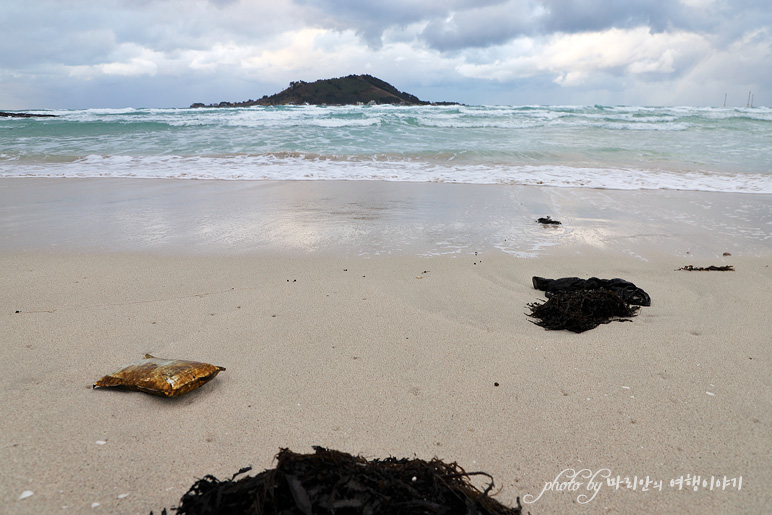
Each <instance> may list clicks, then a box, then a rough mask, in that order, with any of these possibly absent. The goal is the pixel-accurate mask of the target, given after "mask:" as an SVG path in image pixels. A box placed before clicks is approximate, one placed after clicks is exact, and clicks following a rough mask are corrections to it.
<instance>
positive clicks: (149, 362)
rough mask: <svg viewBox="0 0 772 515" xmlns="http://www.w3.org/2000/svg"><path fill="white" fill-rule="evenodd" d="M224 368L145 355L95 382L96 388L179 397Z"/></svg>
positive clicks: (207, 380)
mask: <svg viewBox="0 0 772 515" xmlns="http://www.w3.org/2000/svg"><path fill="white" fill-rule="evenodd" d="M222 370H225V368H223V367H218V366H215V365H210V364H209V363H200V362H198V361H184V360H181V359H161V358H156V357H153V356H151V355H150V354H145V359H143V360H140V361H136V362H134V363H132V364H130V365H126V366H125V367H123V368H121V369H120V370H116V371H115V372H113V373H112V374H110V375H106V376H104V377H103V378H102V379H100V380H99V381H97V382H96V383H94V388H97V387H102V388H105V387H111V386H117V387H123V388H126V389H129V390H135V391H138V392H145V393H149V394H152V395H164V396H166V397H179V396H180V395H183V394H186V393H188V392H190V391H193V390H195V389H196V388H198V387H199V386H202V385H204V384H206V383H208V382H209V381H211V380H212V379H214V377H215V376H216V375H217V374H219V373H220V372H221V371H222Z"/></svg>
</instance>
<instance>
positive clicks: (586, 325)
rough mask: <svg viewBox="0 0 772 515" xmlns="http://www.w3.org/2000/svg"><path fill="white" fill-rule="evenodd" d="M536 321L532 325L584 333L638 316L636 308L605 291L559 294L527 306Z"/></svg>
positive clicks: (577, 291) (575, 291) (579, 291)
mask: <svg viewBox="0 0 772 515" xmlns="http://www.w3.org/2000/svg"><path fill="white" fill-rule="evenodd" d="M528 307H529V308H530V309H531V313H530V314H529V315H528V316H530V317H532V318H536V319H537V321H533V320H532V322H533V323H534V324H536V325H538V326H541V327H543V328H545V329H553V330H560V329H566V330H568V331H573V332H575V333H582V332H584V331H588V330H590V329H594V328H596V327H598V325H600V324H607V323H609V322H612V321H615V320H619V321H629V320H628V318H629V317H633V316H635V315H636V314H637V311H638V309H639V308H638V307H637V306H629V305H628V304H627V303H626V302H625V301H624V300H622V298H621V297H620V296H619V295H617V294H616V293H614V292H613V291H609V290H606V289H602V288H601V289H593V290H574V291H558V292H554V293H552V295H551V296H550V298H549V299H548V300H547V301H546V302H544V303H538V302H534V303H531V304H528Z"/></svg>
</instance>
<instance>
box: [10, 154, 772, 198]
mask: <svg viewBox="0 0 772 515" xmlns="http://www.w3.org/2000/svg"><path fill="white" fill-rule="evenodd" d="M453 162H454V160H453V158H452V156H451V157H449V158H448V160H447V161H446V162H444V163H436V162H427V161H422V160H419V159H396V158H394V157H393V156H392V157H381V158H373V159H366V160H365V159H352V158H335V157H330V156H319V155H313V154H265V155H249V154H244V155H230V156H201V157H183V156H143V157H132V156H103V155H89V156H85V157H83V158H81V159H78V160H76V161H72V162H62V163H51V162H49V163H45V164H42V163H41V164H27V165H24V166H8V167H0V176H5V177H41V176H42V177H138V178H162V179H214V180H269V181H283V180H293V181H297V180H381V181H404V182H445V183H466V184H519V185H533V186H552V187H574V188H577V187H578V188H600V189H619V190H647V189H661V190H691V191H715V192H737V193H765V194H770V193H772V175H769V174H766V175H765V174H749V173H744V174H720V173H709V172H699V171H670V170H651V169H634V168H624V169H621V168H620V169H615V168H588V167H581V168H578V167H571V166H565V165H557V166H555V165H536V166H533V165H517V166H509V165H482V164H478V165H475V164H463V165H454V164H453Z"/></svg>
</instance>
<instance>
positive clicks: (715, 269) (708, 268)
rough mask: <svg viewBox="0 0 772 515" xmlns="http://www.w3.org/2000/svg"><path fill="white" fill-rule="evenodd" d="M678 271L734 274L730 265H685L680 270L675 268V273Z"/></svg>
mask: <svg viewBox="0 0 772 515" xmlns="http://www.w3.org/2000/svg"><path fill="white" fill-rule="evenodd" d="M679 270H686V271H687V272H734V267H733V266H732V265H723V266H715V265H710V266H704V267H703V266H694V265H686V266H682V267H681V268H676V272H677V271H679Z"/></svg>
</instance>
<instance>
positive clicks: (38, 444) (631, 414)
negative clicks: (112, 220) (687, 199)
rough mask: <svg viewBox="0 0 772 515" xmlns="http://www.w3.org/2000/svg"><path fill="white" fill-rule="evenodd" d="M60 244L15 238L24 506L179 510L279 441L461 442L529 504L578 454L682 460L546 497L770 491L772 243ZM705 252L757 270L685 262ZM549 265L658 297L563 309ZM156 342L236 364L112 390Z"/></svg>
mask: <svg viewBox="0 0 772 515" xmlns="http://www.w3.org/2000/svg"><path fill="white" fill-rule="evenodd" d="M36 223H38V222H36ZM34 228H35V226H34V224H33V227H32V229H34ZM576 232H581V231H579V230H578V229H577V230H576ZM703 245H704V248H714V247H715V245H712V244H711V242H710V241H709V240H708V241H705V240H703ZM40 247H45V245H44V244H42V243H41V242H38V248H35V249H30V250H26V251H25V250H19V249H14V250H7V249H6V250H5V251H4V252H0V270H2V272H1V273H0V291H2V292H4V293H3V295H2V296H0V319H1V320H2V322H0V341H2V358H3V359H2V360H0V406H1V408H0V409H1V410H2V418H1V420H2V422H0V428H1V429H2V431H0V472H1V473H0V505H1V506H3V510H5V511H7V512H9V513H56V512H59V511H63V507H65V506H66V507H67V509H66V511H67V512H71V513H92V512H96V511H102V512H107V513H148V512H149V511H150V510H154V511H155V512H156V513H158V512H159V511H160V509H161V508H163V507H167V508H169V507H173V506H175V505H176V503H177V502H178V500H179V498H180V497H181V496H182V494H183V493H184V492H185V491H187V489H188V488H189V487H190V486H191V484H192V483H193V482H194V481H195V480H196V479H197V478H200V477H202V476H204V475H206V474H213V475H215V476H217V477H220V478H223V479H224V478H227V477H230V476H231V475H232V474H233V473H235V472H236V471H237V470H238V469H239V468H241V467H243V466H246V465H249V464H251V465H253V466H254V473H256V472H259V471H261V470H263V469H265V468H268V467H270V466H272V458H273V456H274V455H275V454H276V453H277V452H278V450H279V449H280V448H282V447H289V448H290V449H292V450H294V451H296V452H312V446H313V445H321V446H326V447H330V448H334V449H338V450H342V451H346V452H350V453H354V454H361V455H363V456H365V457H368V458H376V457H378V458H383V457H386V456H397V457H412V456H417V457H419V458H424V459H430V458H432V457H434V456H437V457H439V458H442V459H444V460H446V461H457V462H458V463H459V464H460V465H461V466H463V467H464V468H465V469H466V470H467V471H477V470H482V471H485V472H488V473H490V474H492V475H493V476H494V478H495V481H496V484H497V486H498V487H501V491H500V493H499V495H498V498H499V500H501V501H502V502H504V503H505V504H509V505H512V504H514V503H515V498H516V497H518V496H520V497H521V498H522V497H523V496H525V495H531V496H533V497H536V496H538V495H539V493H540V492H541V491H542V489H543V488H544V486H545V483H546V482H548V481H552V480H554V479H555V478H556V476H558V474H559V473H561V471H564V470H565V469H575V470H576V471H579V470H582V469H587V470H589V471H591V472H593V473H595V472H598V473H603V471H604V469H608V470H609V471H610V473H611V474H613V476H614V477H616V476H617V475H620V476H621V477H622V478H623V479H624V478H625V477H629V478H631V479H632V477H633V476H637V477H638V478H645V477H646V476H648V477H649V478H650V479H652V480H656V481H663V483H662V485H663V486H662V489H661V491H658V490H654V489H653V485H652V486H650V487H649V488H650V490H649V491H641V490H640V486H638V488H637V489H636V490H635V491H633V490H632V489H627V488H625V487H622V488H620V489H619V490H614V489H613V488H611V487H609V486H608V485H607V484H606V483H605V482H604V484H603V486H602V487H601V489H600V491H599V493H598V494H597V496H596V497H595V498H594V499H593V500H592V501H591V502H588V503H587V504H585V505H581V504H580V503H579V502H578V499H579V495H581V494H587V492H586V491H585V488H586V485H587V481H586V479H581V478H578V480H579V481H582V482H583V485H582V490H580V491H575V492H568V491H563V492H554V491H553V492H545V493H544V494H543V495H542V497H541V498H540V499H539V500H538V501H536V502H535V503H533V504H531V505H529V506H526V509H527V510H529V511H530V512H531V513H534V514H535V513H566V512H574V511H576V512H585V513H598V512H606V511H611V512H616V513H629V512H632V511H635V510H637V511H644V512H669V513H761V512H764V511H765V510H766V509H767V507H768V506H769V503H770V502H772V494H770V489H769V487H768V479H769V478H770V477H772V460H770V459H769V449H770V448H771V447H772V409H770V408H772V396H771V395H770V391H772V390H770V387H772V380H771V379H770V375H769V370H770V365H772V347H771V346H770V340H769V334H770V333H772V323H770V322H769V319H768V302H769V299H770V296H771V294H772V269H770V267H769V265H770V264H771V263H772V259H771V258H770V256H769V255H762V256H747V255H741V254H742V252H740V253H739V254H736V255H734V256H730V257H722V258H715V259H707V260H706V259H703V260H688V259H686V258H684V257H683V256H674V255H669V254H668V253H667V252H666V253H659V252H657V251H656V249H654V250H651V249H650V251H649V253H647V254H646V256H645V258H644V259H645V260H644V259H641V257H635V256H633V255H621V254H620V253H618V252H610V251H608V250H606V251H602V252H600V251H598V250H597V247H595V246H593V245H587V244H586V243H582V244H580V243H579V242H574V243H572V244H571V243H569V244H566V245H564V246H562V247H558V248H555V249H553V250H552V251H550V252H548V253H543V254H542V256H541V257H540V258H539V259H523V258H517V257H513V256H511V255H506V254H504V253H502V252H500V251H497V250H495V249H485V250H482V251H479V252H478V254H477V255H475V254H474V252H459V253H458V254H456V255H452V256H434V257H420V256H417V255H415V254H410V253H405V254H403V255H396V256H386V257H361V256H345V255H341V254H338V255H318V254H305V255H300V256H289V255H286V254H285V255H276V254H266V253H254V252H252V253H245V254H242V255H234V254H233V253H228V254H227V255H220V256H214V255H192V254H190V253H186V252H176V253H175V252H168V253H166V254H165V255H159V254H158V253H151V252H142V253H134V254H131V253H126V252H117V253H106V252H96V251H94V250H93V249H88V252H84V251H79V250H78V248H77V245H74V247H75V248H74V249H69V250H67V251H51V250H50V249H45V248H40ZM183 250H184V249H183ZM719 254H720V253H719ZM686 264H694V265H703V266H704V265H709V264H732V265H734V266H735V268H736V271H735V272H683V271H680V272H679V271H675V269H676V268H678V267H680V266H683V265H686ZM533 275H540V276H546V277H559V276H572V275H577V276H583V277H589V276H592V275H597V276H601V277H622V278H625V279H628V280H630V281H633V282H635V283H636V284H637V285H638V286H640V287H642V288H644V289H645V290H646V291H647V292H648V293H649V294H650V295H651V297H652V300H653V304H652V306H651V307H647V308H643V309H642V311H641V314H640V315H639V316H638V317H636V318H634V319H633V321H632V322H625V323H612V324H608V325H602V326H600V327H598V328H596V329H594V330H592V331H589V332H586V333H583V334H578V335H577V334H573V333H569V332H564V331H545V330H543V329H541V328H540V327H537V326H535V325H534V324H532V323H530V322H529V320H528V318H527V317H526V316H525V312H526V311H527V308H526V305H527V304H528V303H529V302H533V301H535V300H539V299H542V298H543V297H542V295H541V292H538V291H535V290H533V288H532V286H531V277H532V276H533ZM17 311H18V313H17ZM144 353H152V354H154V355H156V356H159V357H167V358H179V359H193V360H202V361H208V362H211V363H213V364H216V365H221V366H224V367H226V368H227V371H225V372H222V373H221V374H220V375H219V376H218V377H217V378H216V379H215V380H214V381H212V382H211V383H209V384H207V385H205V386H204V387H202V388H201V389H199V390H197V391H195V392H193V393H191V394H189V395H187V396H184V397H181V398H179V399H176V400H167V399H163V398H157V397H152V396H149V395H144V394H140V393H134V392H128V393H127V392H121V391H115V390H92V389H91V384H92V383H93V382H94V381H95V380H97V379H98V378H99V377H101V376H102V375H104V374H106V373H109V372H111V371H112V370H113V369H115V368H116V367H118V366H120V365H123V364H125V363H128V362H131V361H134V360H136V359H139V358H141V357H142V356H143V355H144ZM495 383H498V384H499V386H495ZM687 474H697V475H700V476H702V478H703V479H707V481H708V483H709V482H710V478H711V476H714V477H717V478H718V477H720V478H722V479H723V477H724V476H727V477H728V478H730V479H731V478H739V477H740V476H742V489H741V490H739V491H738V489H737V488H736V487H735V488H731V487H729V488H727V489H726V490H721V489H715V488H714V490H713V491H710V489H709V488H699V489H698V490H697V491H694V490H692V489H691V488H686V487H685V488H684V489H683V490H679V489H678V488H677V487H676V488H672V487H670V484H669V482H670V480H671V479H677V478H679V477H680V476H684V477H685V476H686V475H687ZM564 478H565V474H564ZM596 479H597V478H596ZM28 491H31V492H33V493H32V495H28V496H27V497H26V498H23V499H20V497H22V496H23V495H24V493H25V492H28ZM126 494H128V495H126ZM94 503H99V506H97V507H96V508H92V506H93V504H94Z"/></svg>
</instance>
